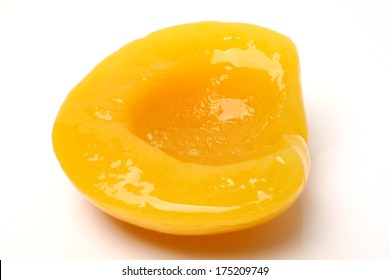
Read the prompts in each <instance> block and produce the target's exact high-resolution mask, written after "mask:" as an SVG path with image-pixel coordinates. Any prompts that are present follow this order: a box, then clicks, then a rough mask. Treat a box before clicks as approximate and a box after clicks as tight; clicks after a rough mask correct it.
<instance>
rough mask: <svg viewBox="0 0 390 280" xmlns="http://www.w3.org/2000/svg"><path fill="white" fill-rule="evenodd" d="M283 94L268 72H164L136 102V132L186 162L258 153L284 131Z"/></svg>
mask: <svg viewBox="0 0 390 280" xmlns="http://www.w3.org/2000/svg"><path fill="white" fill-rule="evenodd" d="M280 99H281V93H280V92H279V90H278V87H277V85H276V84H275V83H274V82H273V81H272V79H271V77H270V76H269V75H268V73H267V72H265V71H261V70H256V69H250V68H234V67H233V66H231V65H227V64H226V65H218V66H214V67H210V68H207V69H206V70H204V71H195V70H192V71H189V70H187V71H176V72H174V73H169V74H166V75H160V76H159V77H157V78H155V79H154V80H153V86H152V87H150V89H149V90H148V91H147V92H145V93H144V94H143V95H142V96H141V97H140V98H139V100H138V101H137V103H136V106H135V107H134V109H133V110H132V111H133V116H132V118H131V119H132V121H133V129H134V132H135V134H136V135H138V136H139V137H140V138H141V139H143V140H144V141H146V142H148V143H149V144H151V145H153V146H154V147H156V148H159V149H161V150H163V151H164V152H165V153H167V154H169V155H171V156H173V157H175V158H177V159H179V160H180V161H183V162H195V163H200V164H207V165H223V164H231V163H236V162H240V161H244V160H248V159H252V158H255V157H257V156H259V155H261V154H262V153H264V151H265V150H266V149H267V148H268V147H269V146H270V145H272V144H273V143H274V142H275V141H276V139H277V138H278V137H279V136H280V135H279V131H278V128H277V124H275V122H274V120H273V119H274V118H273V116H275V115H276V114H277V113H278V110H279V108H280V106H278V102H280Z"/></svg>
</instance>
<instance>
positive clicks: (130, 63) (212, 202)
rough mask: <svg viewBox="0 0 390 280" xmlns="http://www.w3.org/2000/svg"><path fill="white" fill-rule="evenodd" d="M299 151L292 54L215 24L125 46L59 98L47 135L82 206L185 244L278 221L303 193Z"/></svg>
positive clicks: (248, 28)
mask: <svg viewBox="0 0 390 280" xmlns="http://www.w3.org/2000/svg"><path fill="white" fill-rule="evenodd" d="M306 141H307V127H306V120H305V114H304V108H303V103H302V96H301V88H300V77H299V61H298V55H297V52H296V48H295V46H294V44H293V43H292V42H291V41H290V39H288V38H287V37H285V36H283V35H281V34H279V33H276V32H274V31H271V30H269V29H265V28H262V27H258V26H254V25H249V24H239V23H219V22H200V23H192V24H185V25H180V26H175V27H171V28H166V29H163V30H159V31H157V32H154V33H152V34H150V35H148V36H147V37H145V38H143V39H140V40H136V41H134V42H131V43H129V44H127V45H126V46H124V47H123V48H121V49H120V50H118V51H117V52H115V53H114V54H112V55H110V56H109V57H107V58H106V59H105V60H103V61H102V62H101V63H100V64H99V65H98V66H97V67H96V68H95V69H94V70H93V71H92V72H91V73H90V74H88V75H87V76H86V77H85V78H84V79H83V80H82V81H81V82H80V83H79V84H78V85H77V86H76V87H75V88H74V89H73V90H72V91H71V92H70V94H69V95H68V97H67V98H66V100H65V102H64V103H63V105H62V107H61V109H60V111H59V113H58V115H57V119H56V121H55V124H54V129H53V146H54V150H55V153H56V156H57V158H58V160H59V161H60V163H61V166H62V168H63V169H64V171H65V173H66V174H67V175H68V177H69V178H70V179H71V181H72V182H73V183H74V185H75V186H76V187H77V188H78V189H79V190H80V192H82V193H83V194H84V195H85V196H86V197H88V198H89V200H90V201H91V202H92V203H94V204H95V205H96V206H97V207H99V208H100V209H102V210H103V211H105V212H107V213H108V214H110V215H112V216H114V217H117V218H118V219H121V220H123V221H126V222H129V223H132V224H135V225H138V226H141V227H144V228H148V229H152V230H156V231H160V232H166V233H172V234H185V235H198V234H212V233H221V232H227V231H234V230H239V229H243V228H247V227H250V226H254V225H257V224H260V223H263V222H266V221H267V220H269V219H271V218H273V217H275V216H276V215H278V214H279V213H281V212H283V211H284V210H286V209H287V208H288V207H289V206H290V205H291V204H292V203H293V202H294V201H295V200H296V199H297V198H298V196H299V194H300V193H301V192H302V190H303V188H304V186H305V184H306V180H307V177H308V171H309V167H310V157H309V153H308V149H307V144H306Z"/></svg>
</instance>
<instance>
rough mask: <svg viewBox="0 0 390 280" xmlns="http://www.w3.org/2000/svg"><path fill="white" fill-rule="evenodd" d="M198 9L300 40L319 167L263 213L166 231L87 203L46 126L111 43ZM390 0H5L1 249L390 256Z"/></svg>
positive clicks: (0, 80)
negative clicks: (248, 219) (269, 214)
mask: <svg viewBox="0 0 390 280" xmlns="http://www.w3.org/2000/svg"><path fill="white" fill-rule="evenodd" d="M200 20H219V21H239V22H248V23H253V24H258V25H262V26H265V27H268V28H271V29H274V30H276V31H279V32H281V33H283V34H285V35H287V36H289V37H290V38H291V39H292V40H293V41H294V42H295V43H296V45H297V46H298V50H299V53H300V59H301V69H302V86H303V94H304V100H305V105H306V112H307V118H308V123H309V133H310V144H309V146H310V150H311V156H312V170H311V173H310V179H309V182H308V185H307V189H306V190H305V192H304V194H303V195H302V197H301V199H300V200H299V201H298V202H297V203H296V204H295V205H294V206H293V207H292V208H291V209H290V210H289V211H287V212H286V213H285V214H283V215H281V216H280V217H278V218H276V219H275V220H273V221H271V222H269V223H268V224H266V225H263V226H260V227H257V228H253V229H250V230H245V231H241V232H236V233H231V234H224V235H219V236H206V237H180V236H170V235H165V234H158V233H154V232H150V231H147V230H143V229H140V228H137V227H134V226H131V225H127V224H124V223H122V222H119V221H117V220H115V219H113V218H111V217H109V216H107V215H105V214H103V213H101V212H100V211H99V210H97V209H95V208H94V207H93V206H91V205H90V204H89V203H88V202H87V201H86V200H85V199H84V198H83V197H82V196H81V195H80V194H79V193H78V192H77V191H76V189H75V188H74V187H73V186H72V184H71V183H70V182H69V181H68V179H67V177H66V176H65V175H64V173H63V172H62V170H61V168H60V165H59V164H58V162H57V160H56V158H55V156H54V153H53V150H52V147H51V129H52V125H53V122H54V119H55V116H56V113H57V111H58V109H59V107H60V105H61V104H62V102H63V100H64V99H65V97H66V95H67V94H68V92H69V91H70V90H71V89H72V88H73V87H74V86H75V85H76V84H77V83H78V82H79V81H80V80H81V79H82V78H83V77H84V76H85V75H86V74H87V73H88V72H89V71H90V70H91V69H92V68H93V67H94V66H95V65H96V64H97V63H98V62H99V61H100V60H101V59H103V58H104V57H105V56H107V55H108V54H110V53H111V52H113V51H115V50H116V49H118V48H119V47H121V46H122V45H124V44H125V43H127V42H129V41H131V40H134V39H136V38H139V37H143V36H145V35H146V34H148V33H149V32H152V31H154V30H157V29H160V28H163V27H166V26H170V25H175V24H179V23H186V22H192V21H200ZM389 51H390V1H386V0H367V1H336V0H334V1H331V0H328V1H303V0H294V1H288V0H286V1H277V0H274V1H269V0H267V1H249V0H235V1H228V0H224V1H210V0H209V1H201V0H196V1H195V0H194V1H168V0H164V1H147V0H140V1H116V0H109V1H81V0H80V1H76V0H75V1H49V0H47V1H44V0H42V1H27V0H26V1H22V0H14V1H11V0H0V97H1V98H0V258H28V259H30V258H45V259H47V258H48V259H51V258H61V259H63V258H65V259H67V258H70V259H74V258H76V259H81V258H91V259H390V163H389V159H390V147H389V143H390V132H389V130H390V126H389V120H390V103H389V95H390V88H389V80H390V54H389Z"/></svg>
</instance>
